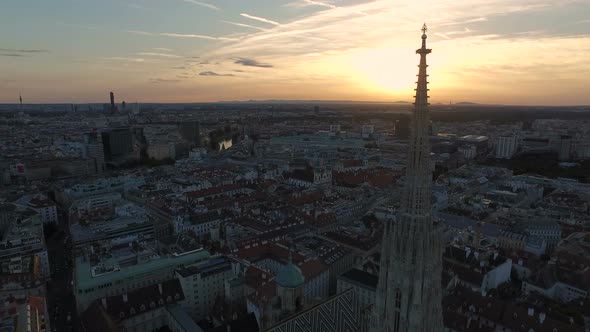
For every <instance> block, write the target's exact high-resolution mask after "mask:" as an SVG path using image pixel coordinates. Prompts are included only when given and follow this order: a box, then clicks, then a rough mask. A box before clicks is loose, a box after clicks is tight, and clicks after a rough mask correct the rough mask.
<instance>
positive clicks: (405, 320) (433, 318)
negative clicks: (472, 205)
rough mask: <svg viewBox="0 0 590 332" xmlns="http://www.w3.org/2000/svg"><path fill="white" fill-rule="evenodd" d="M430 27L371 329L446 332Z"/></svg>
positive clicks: (383, 248)
mask: <svg viewBox="0 0 590 332" xmlns="http://www.w3.org/2000/svg"><path fill="white" fill-rule="evenodd" d="M426 30H427V28H426V25H424V26H423V27H422V32H423V33H422V48H420V49H418V50H416V53H417V54H420V65H419V74H418V82H417V87H416V100H415V103H414V112H413V113H412V117H413V126H414V128H413V130H412V133H411V135H410V142H409V153H408V163H407V167H406V176H405V180H404V188H403V195H402V202H401V206H400V213H399V215H398V218H397V220H394V221H393V220H392V221H387V222H386V224H385V230H384V234H383V242H382V245H381V263H380V272H379V283H378V286H377V301H376V307H375V312H374V320H373V323H372V324H373V326H372V331H375V332H377V331H379V332H402V331H429V332H435V331H443V317H442V289H441V277H442V238H441V231H440V230H439V229H438V225H436V226H435V225H434V223H433V221H432V215H431V213H432V212H431V194H432V189H431V186H432V183H431V182H432V167H431V160H430V141H429V136H428V124H429V114H428V113H429V112H428V105H429V103H428V81H427V77H428V75H427V74H426V68H427V67H428V65H427V64H426V55H427V54H429V53H430V52H431V50H430V49H427V48H426V38H427V36H426Z"/></svg>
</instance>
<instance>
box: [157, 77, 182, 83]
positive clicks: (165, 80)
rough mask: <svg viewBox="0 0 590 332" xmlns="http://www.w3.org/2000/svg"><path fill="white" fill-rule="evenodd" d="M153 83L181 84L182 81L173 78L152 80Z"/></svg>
mask: <svg viewBox="0 0 590 332" xmlns="http://www.w3.org/2000/svg"><path fill="white" fill-rule="evenodd" d="M150 82H151V83H176V82H180V80H177V79H173V78H151V79H150Z"/></svg>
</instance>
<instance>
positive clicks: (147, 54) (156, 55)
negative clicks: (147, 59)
mask: <svg viewBox="0 0 590 332" xmlns="http://www.w3.org/2000/svg"><path fill="white" fill-rule="evenodd" d="M137 54H138V55H145V56H153V57H161V58H182V56H180V55H175V54H169V53H155V52H140V53H137Z"/></svg>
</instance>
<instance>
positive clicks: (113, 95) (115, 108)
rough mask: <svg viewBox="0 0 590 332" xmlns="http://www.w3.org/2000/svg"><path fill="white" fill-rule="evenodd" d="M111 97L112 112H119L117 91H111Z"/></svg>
mask: <svg viewBox="0 0 590 332" xmlns="http://www.w3.org/2000/svg"><path fill="white" fill-rule="evenodd" d="M110 97H111V109H110V111H111V113H115V112H117V105H115V93H114V92H112V91H111V93H110Z"/></svg>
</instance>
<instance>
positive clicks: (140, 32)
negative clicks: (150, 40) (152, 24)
mask: <svg viewBox="0 0 590 332" xmlns="http://www.w3.org/2000/svg"><path fill="white" fill-rule="evenodd" d="M125 32H129V33H132V34H136V35H143V36H153V35H154V34H153V33H151V32H147V31H142V30H125Z"/></svg>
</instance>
